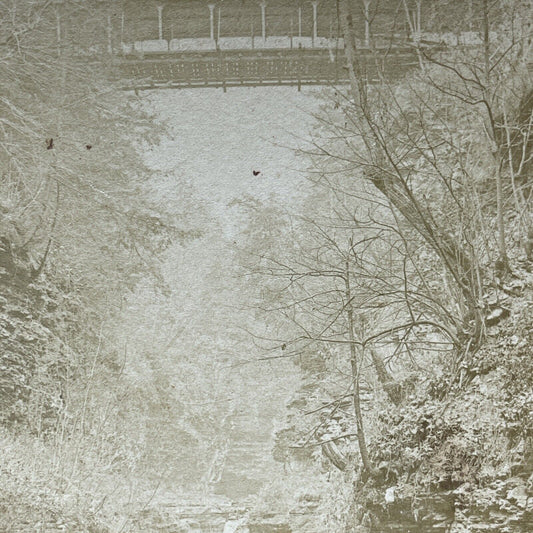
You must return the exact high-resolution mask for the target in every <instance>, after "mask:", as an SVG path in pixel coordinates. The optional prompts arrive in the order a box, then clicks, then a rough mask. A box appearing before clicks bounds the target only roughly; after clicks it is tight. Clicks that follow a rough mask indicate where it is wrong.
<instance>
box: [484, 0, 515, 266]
mask: <svg viewBox="0 0 533 533" xmlns="http://www.w3.org/2000/svg"><path fill="white" fill-rule="evenodd" d="M482 24H483V32H482V33H483V70H484V78H485V79H484V80H483V81H484V87H483V99H484V100H485V105H486V107H487V110H488V112H489V118H488V122H489V124H488V127H487V132H489V133H488V134H489V136H490V138H489V141H490V142H491V144H492V154H493V159H494V167H495V171H496V213H497V214H496V225H497V228H498V237H497V243H498V260H497V261H496V270H497V272H498V273H499V274H500V275H501V276H503V275H505V274H506V273H507V272H508V271H509V258H508V256H507V245H506V242H505V220H504V208H503V192H502V188H503V187H502V155H501V148H500V147H499V146H498V143H497V142H496V136H495V134H494V133H495V125H494V118H493V117H492V115H491V113H490V106H491V102H490V95H489V88H490V85H491V75H490V72H491V69H490V20H489V4H488V0H483V22H482Z"/></svg>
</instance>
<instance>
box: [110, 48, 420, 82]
mask: <svg viewBox="0 0 533 533" xmlns="http://www.w3.org/2000/svg"><path fill="white" fill-rule="evenodd" d="M360 59H361V65H362V67H363V71H364V72H365V76H366V77H367V78H368V79H369V81H373V80H374V79H375V78H376V77H377V75H378V72H385V73H386V74H387V76H393V77H395V76H397V75H400V74H401V73H404V72H405V71H406V69H409V68H411V67H414V66H416V64H417V59H416V54H415V52H414V50H413V49H412V48H395V49H387V50H382V51H380V52H379V51H378V52H372V53H370V51H368V52H362V53H361V56H360ZM118 78H119V79H120V80H121V82H122V83H123V87H124V88H125V89H138V90H142V89H155V88H185V87H190V88H199V87H222V88H224V89H226V88H228V87H236V86H262V85H294V86H298V88H299V87H301V86H302V85H335V84H343V83H346V82H347V81H348V69H347V68H346V60H345V57H344V53H343V52H342V51H336V50H305V51H301V50H283V51H275V50H272V51H268V50H263V51H260V52H259V51H245V50H243V51H238V52H236V51H231V52H223V51H218V52H195V53H192V52H188V53H179V54H175V53H174V54H173V53H153V54H145V55H144V56H139V55H135V54H130V55H126V56H123V57H122V58H121V59H120V60H119V61H118Z"/></svg>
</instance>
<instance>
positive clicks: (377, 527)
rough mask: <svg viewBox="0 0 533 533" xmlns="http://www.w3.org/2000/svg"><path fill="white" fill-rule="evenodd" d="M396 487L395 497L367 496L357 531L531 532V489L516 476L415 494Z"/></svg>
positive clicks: (532, 516) (532, 509)
mask: <svg viewBox="0 0 533 533" xmlns="http://www.w3.org/2000/svg"><path fill="white" fill-rule="evenodd" d="M389 489H390V488H389ZM395 489H396V490H395V491H394V492H395V496H394V501H386V499H385V497H384V495H383V494H381V495H378V494H377V493H374V494H373V498H372V499H369V500H368V501H367V503H366V509H367V511H366V514H365V515H364V516H363V517H362V520H361V526H359V529H358V531H359V532H361V533H363V532H367V531H372V532H377V533H393V532H398V533H410V532H413V533H414V532H420V533H424V532H427V531H431V532H437V533H439V532H441V533H466V532H469V533H475V532H482V531H483V532H486V531H490V532H491V533H492V532H494V533H528V532H531V531H533V498H532V497H531V496H530V494H531V489H530V488H529V489H528V482H527V481H526V480H524V479H523V478H521V477H518V476H517V477H513V478H511V479H508V480H506V481H496V482H494V483H492V484H491V485H490V486H489V487H487V488H484V489H477V490H474V491H472V490H471V487H468V486H461V487H459V488H457V489H456V490H453V491H434V492H428V493H427V494H417V495H416V497H414V496H412V495H407V494H406V493H403V492H402V489H400V488H398V487H395ZM528 491H529V492H528ZM380 496H381V497H380Z"/></svg>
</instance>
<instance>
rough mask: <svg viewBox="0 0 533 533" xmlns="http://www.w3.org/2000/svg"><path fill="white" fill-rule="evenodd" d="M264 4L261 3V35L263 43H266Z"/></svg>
mask: <svg viewBox="0 0 533 533" xmlns="http://www.w3.org/2000/svg"><path fill="white" fill-rule="evenodd" d="M266 5H267V4H266V2H264V1H263V2H261V35H262V37H263V42H265V41H266Z"/></svg>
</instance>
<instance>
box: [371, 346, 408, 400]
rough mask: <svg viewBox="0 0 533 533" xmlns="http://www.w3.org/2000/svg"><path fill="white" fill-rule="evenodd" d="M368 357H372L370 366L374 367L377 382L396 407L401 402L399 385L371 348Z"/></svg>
mask: <svg viewBox="0 0 533 533" xmlns="http://www.w3.org/2000/svg"><path fill="white" fill-rule="evenodd" d="M370 356H371V357H372V364H373V365H374V370H375V371H376V375H377V377H378V381H379V383H380V384H381V386H382V387H383V390H384V391H385V394H386V395H387V397H388V398H389V400H390V401H391V402H392V403H393V404H394V405H398V404H399V403H400V401H401V387H400V385H399V383H397V382H396V380H395V379H394V378H393V377H392V376H391V375H390V373H389V372H388V370H387V367H386V366H385V363H384V362H383V359H382V358H381V356H380V355H379V354H378V352H377V351H376V349H375V348H374V347H373V346H371V347H370Z"/></svg>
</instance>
